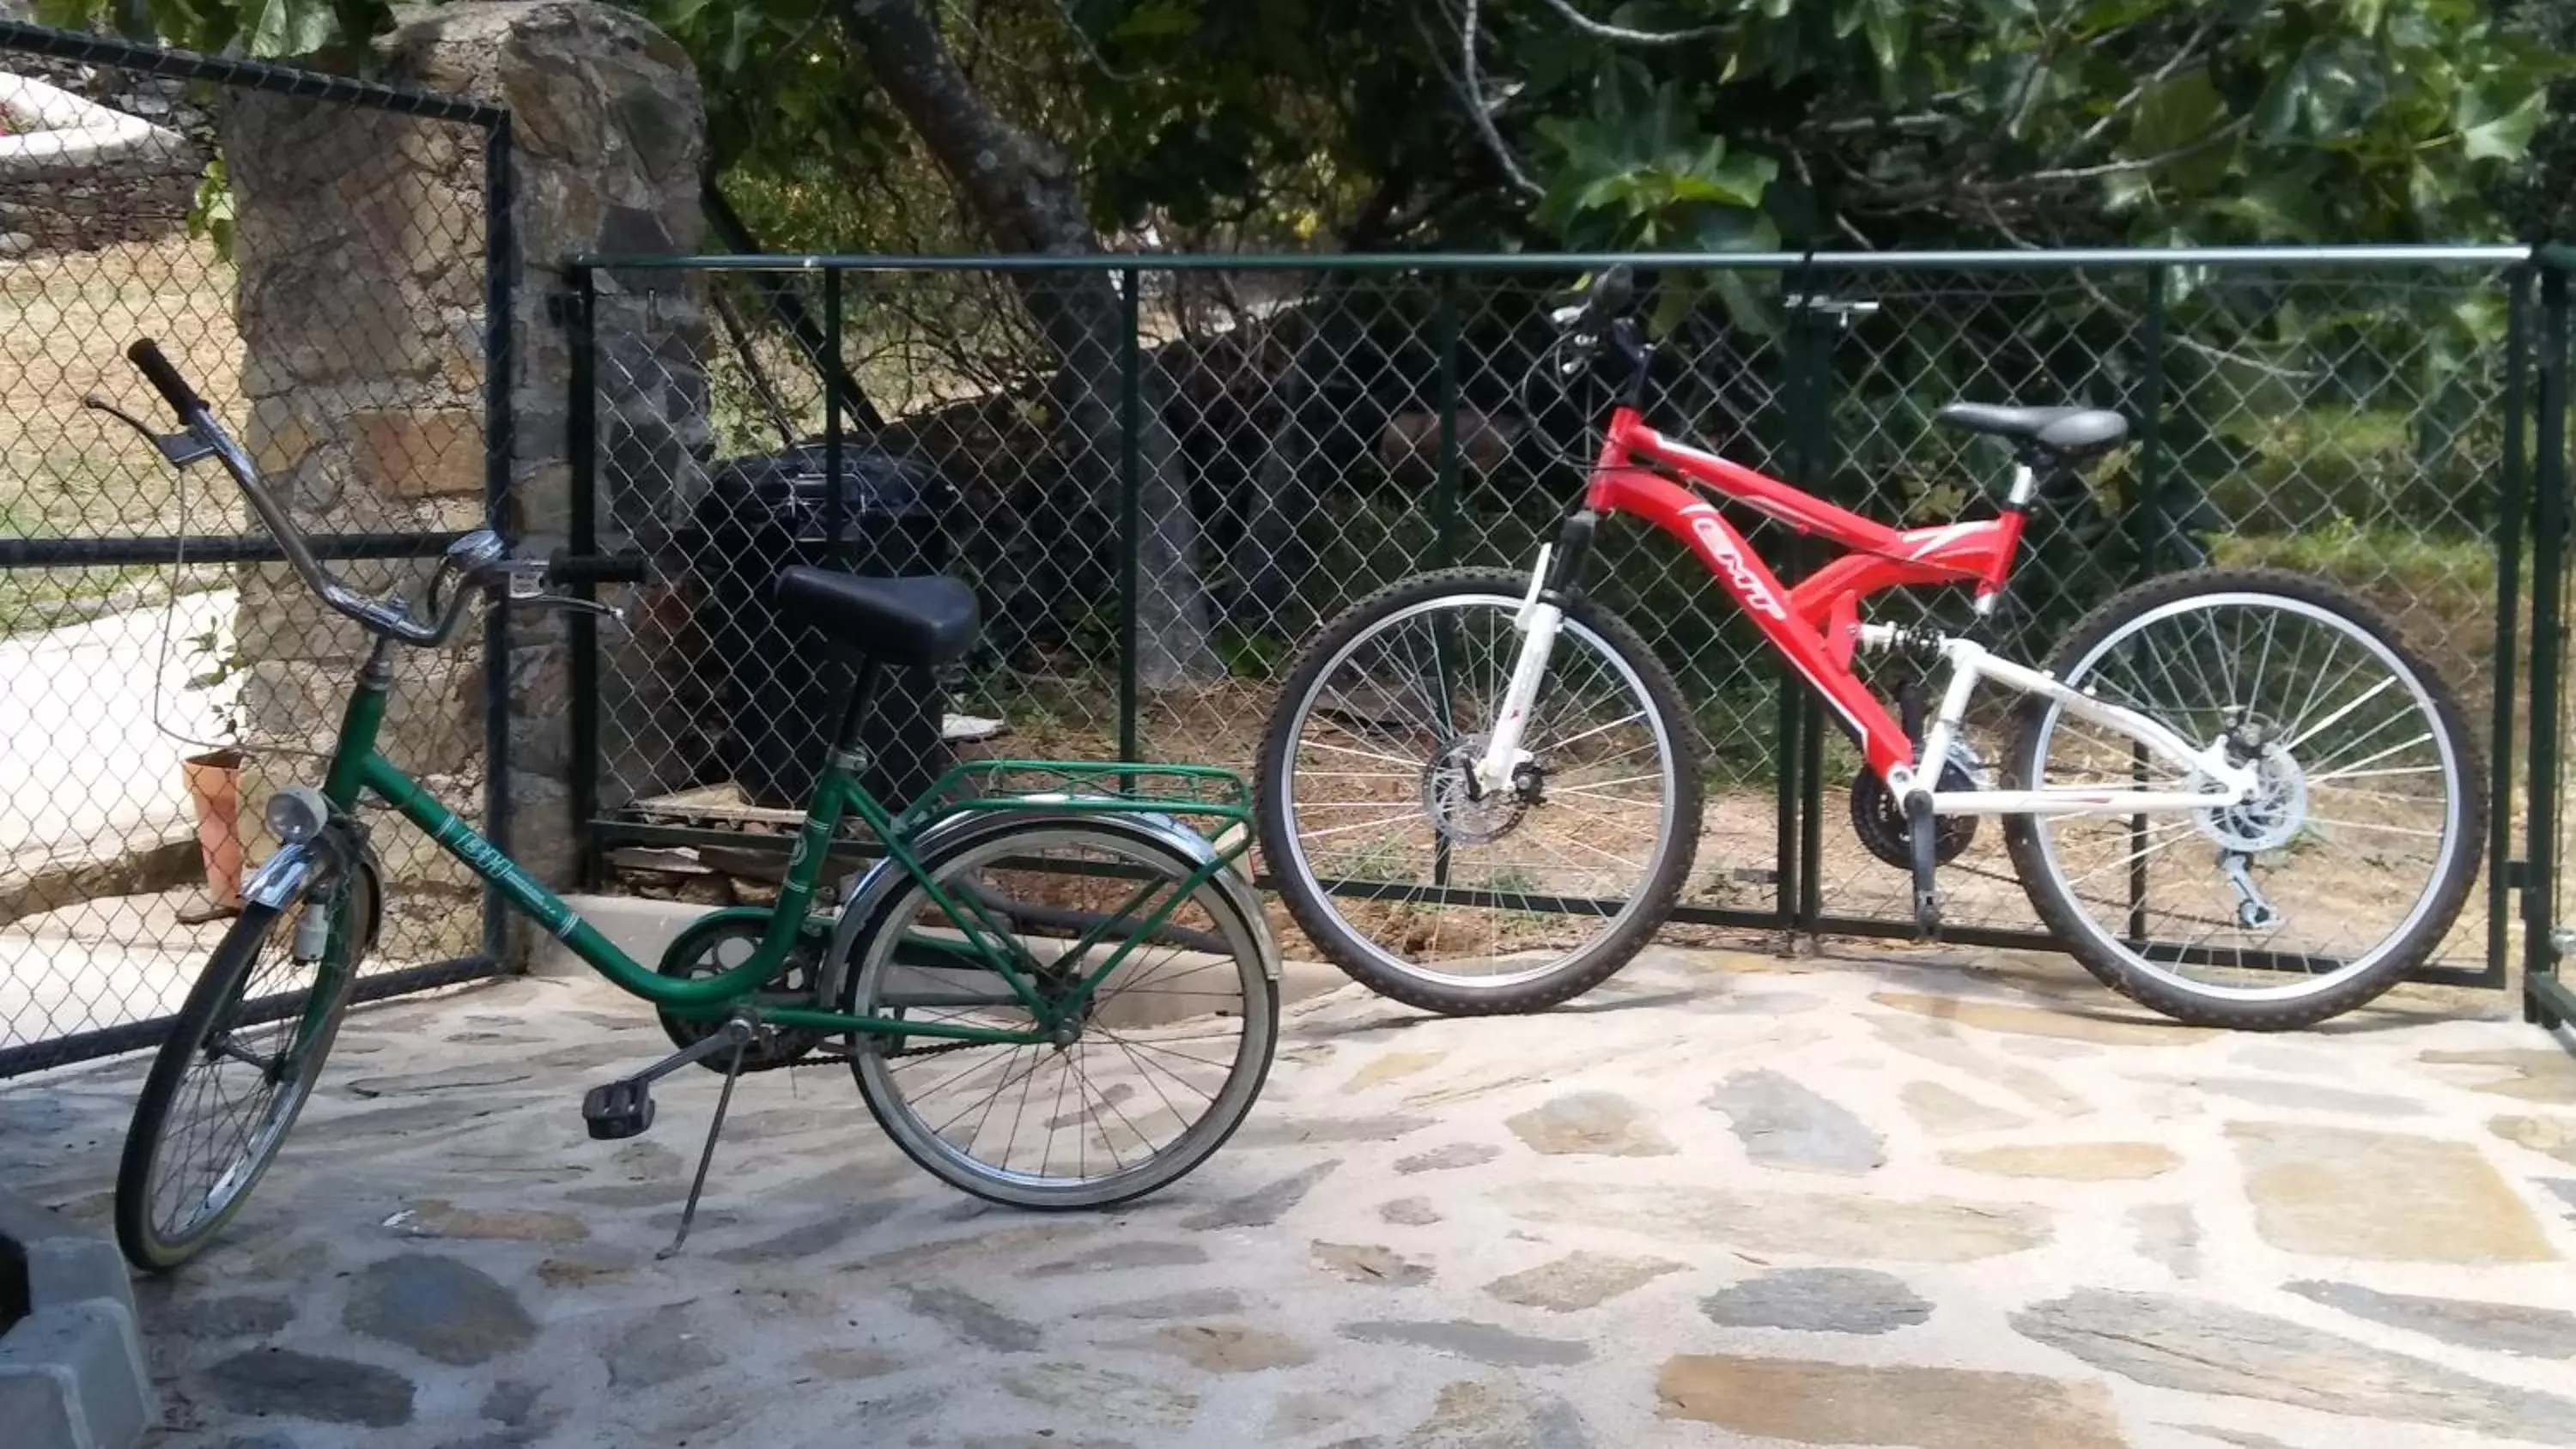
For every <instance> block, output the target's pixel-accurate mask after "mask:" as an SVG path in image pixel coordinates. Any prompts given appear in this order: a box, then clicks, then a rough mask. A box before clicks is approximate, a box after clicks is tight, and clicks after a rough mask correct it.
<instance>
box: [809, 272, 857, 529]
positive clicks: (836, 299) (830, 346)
mask: <svg viewBox="0 0 2576 1449" xmlns="http://www.w3.org/2000/svg"><path fill="white" fill-rule="evenodd" d="M815 361H816V364H817V365H816V367H815V369H814V370H815V372H816V373H817V374H818V376H817V378H816V381H817V382H818V383H819V384H820V385H821V387H822V389H823V476H824V477H825V478H827V479H829V480H831V481H830V482H828V483H827V484H825V485H824V488H823V537H824V539H825V540H826V542H825V543H824V548H826V549H827V550H837V549H839V547H840V546H841V525H842V524H843V523H845V522H846V521H847V520H846V519H844V518H843V517H842V513H843V510H844V508H845V507H846V504H845V503H844V501H843V499H842V497H841V390H840V389H839V388H837V387H834V386H833V385H832V383H833V380H834V379H835V378H837V377H838V376H839V375H840V372H841V272H840V269H839V268H837V267H835V268H833V269H832V270H830V271H827V272H825V273H824V274H823V355H822V356H821V357H819V358H817V359H815ZM853 562H855V560H854V561H853Z"/></svg>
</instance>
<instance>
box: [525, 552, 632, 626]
mask: <svg viewBox="0 0 2576 1449" xmlns="http://www.w3.org/2000/svg"><path fill="white" fill-rule="evenodd" d="M552 567H553V565H552V563H551V561H550V560H547V559H541V558H530V559H512V560H511V561H510V562H509V563H508V564H506V565H504V566H503V568H502V577H503V581H504V583H505V585H506V588H505V593H506V594H507V595H508V598H509V601H510V602H511V603H513V604H529V605H534V606H536V607H538V608H547V609H564V610H569V611H570V612H572V613H576V614H592V615H596V616H598V617H599V618H603V619H606V620H608V621H609V622H611V623H613V624H615V625H616V626H617V627H618V628H620V629H625V630H627V631H628V632H629V633H632V632H633V629H632V626H630V625H629V624H628V623H627V622H626V611H625V610H624V609H622V608H619V607H617V606H616V605H613V604H603V603H600V602H598V601H596V600H593V599H581V598H575V597H574V596H572V595H570V594H550V593H547V592H546V575H547V573H548V571H549V570H550V569H551V568H552Z"/></svg>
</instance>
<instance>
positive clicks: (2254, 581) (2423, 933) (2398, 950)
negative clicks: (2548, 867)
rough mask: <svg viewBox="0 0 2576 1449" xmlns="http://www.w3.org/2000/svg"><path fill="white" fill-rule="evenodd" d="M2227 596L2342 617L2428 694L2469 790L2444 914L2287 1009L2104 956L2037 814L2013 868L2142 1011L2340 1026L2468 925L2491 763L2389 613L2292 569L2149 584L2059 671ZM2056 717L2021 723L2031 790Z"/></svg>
mask: <svg viewBox="0 0 2576 1449" xmlns="http://www.w3.org/2000/svg"><path fill="white" fill-rule="evenodd" d="M2223 593H2252V594H2277V595H2280V596H2283V597H2286V598H2291V599H2296V600H2298V601H2300V602H2302V603H2305V604H2308V605H2310V606H2312V607H2315V608H2319V609H2324V610H2327V611H2329V612H2332V613H2336V614H2339V615H2341V616H2342V617H2343V618H2344V619H2345V620H2346V621H2347V622H2349V623H2351V624H2353V625H2354V626H2355V627H2357V628H2359V629H2361V630H2362V631H2363V632H2364V633H2367V634H2369V635H2370V636H2371V637H2372V638H2373V639H2374V640H2375V641H2376V642H2377V643H2378V644H2380V645H2381V646H2382V647H2383V648H2385V649H2387V650H2388V652H2389V653H2390V654H2391V655H2392V656H2394V657H2395V658H2396V659H2397V661H2398V662H2399V663H2400V664H2401V665H2403V666H2404V667H2405V668H2406V670H2407V671H2408V672H2409V673H2411V674H2412V675H2414V677H2415V680H2416V682H2417V683H2418V684H2421V685H2422V686H2423V688H2424V694H2425V696H2426V698H2428V699H2430V700H2431V701H2432V704H2433V712H2434V718H2435V720H2436V722H2437V723H2438V724H2439V726H2440V727H2441V729H2442V731H2443V733H2444V734H2445V735H2446V736H2447V737H2448V742H2449V744H2450V747H2451V749H2452V751H2453V754H2454V757H2455V758H2456V759H2457V760H2458V761H2459V772H2460V794H2461V801H2460V832H2459V833H2460V847H2459V849H2458V850H2457V851H2456V852H2455V853H2454V854H2453V856H2452V859H2451V864H2450V866H2449V867H2448V872H2447V874H2446V875H2444V876H2443V877H2441V878H2440V879H2439V880H2438V882H2437V883H2436V888H2435V889H2434V890H2433V892H2432V898H2433V902H2434V903H2433V905H2432V907H2431V908H2430V909H2429V910H2427V911H2426V912H2425V913H2424V914H2423V915H2422V917H2421V918H2419V919H2418V920H2417V921H2416V922H2415V924H2414V925H2413V926H2412V927H2410V928H2409V929H2408V930H2407V932H2406V933H2405V935H2404V936H2403V937H2401V938H2400V941H2399V944H2398V945H2396V946H2394V947H2391V948H2389V949H2388V951H2387V952H2386V954H2385V955H2383V956H2382V957H2381V959H2380V960H2378V961H2377V962H2374V963H2373V964H2372V965H2371V966H2370V968H2369V969H2368V970H2365V971H2360V972H2356V973H2354V974H2353V975H2352V976H2350V977H2348V978H2346V979H2345V980H2343V981H2340V982H2336V983H2335V984H2333V985H2331V986H2328V987H2325V988H2323V989H2321V990H2319V991H2318V992H2317V993H2315V994H2314V995H2311V996H2302V997H2293V998H2289V999H2286V1000H2281V1001H2244V1000H2234V999H2228V998H2223V997H2212V996H2206V995H2201V994H2199V993H2195V992H2191V991H2188V990H2183V989H2178V988H2176V987H2174V986H2172V985H2170V984H2169V983H2167V982H2165V981H2164V980H2162V979H2160V978H2158V977H2155V976H2151V975H2146V974H2143V973H2140V972H2138V971H2137V970H2135V969H2134V968H2133V967H2132V966H2131V965H2130V963H2128V962H2127V961H2125V960H2122V959H2121V958H2120V957H2118V956H2116V955H2114V954H2112V953H2110V952H2109V951H2107V950H2105V949H2103V947H2102V946H2101V944H2100V943H2099V942H2098V941H2097V940H2095V939H2094V937H2093V934H2092V932H2091V931H2090V930H2089V929H2087V928H2086V923H2085V919H2084V917H2083V912H2082V908H2081V906H2080V904H2079V903H2077V902H2076V901H2075V900H2074V899H2073V897H2072V894H2071V892H2068V891H2067V890H2065V888H2064V887H2063V885H2062V883H2060V882H2058V881H2057V880H2056V879H2055V872H2054V871H2052V870H2051V869H2050V868H2049V863H2048V859H2047V855H2046V852H2045V851H2044V850H2042V849H2041V842H2040V838H2039V831H2038V829H2037V827H2036V824H2035V822H2034V821H2033V820H2032V818H2031V817H2029V816H2007V817H2005V820H2004V841H2005V846H2006V849H2007V851H2008V852H2009V854H2010V855H2011V857H2012V862H2013V871H2014V873H2015V874H2016V875H2017V876H2019V877H2020V880H2021V885H2022V891H2023V894H2025V895H2027V896H2028V897H2029V898H2030V904H2031V909H2033V910H2034V911H2036V912H2038V914H2039V918H2040V921H2041V923H2042V924H2044V925H2045V926H2046V927H2047V928H2048V930H2049V933H2050V934H2051V935H2053V936H2055V937H2056V938H2057V940H2058V943H2059V944H2060V945H2062V946H2063V947H2065V949H2066V950H2067V953H2068V954H2069V955H2072V956H2073V957H2075V959H2076V960H2077V961H2078V962H2080V963H2082V964H2083V966H2084V969H2085V970H2087V971H2089V972H2091V973H2092V975H2093V976H2094V978H2095V979H2096V980H2098V981H2100V982H2101V983H2102V984H2103V985H2105V986H2108V987H2109V988H2111V989H2112V990H2113V991H2116V992H2118V993H2119V994H2121V995H2122V996H2125V997H2127V998H2129V999H2130V1000H2132V1001H2135V1002H2137V1003H2139V1004H2140V1005H2142V1006H2145V1007H2148V1008H2150V1009H2152V1010H2154V1011H2156V1012H2159V1013H2161V1014H2163V1015H2165V1016H2168V1017H2171V1018H2173V1019H2174V1020H2176V1021H2179V1022H2183V1023H2186V1024H2188V1025H2192V1026H2209V1027H2224V1028H2227V1029H2230V1030H2235V1031H2294V1030H2298V1029H2300V1028H2304V1027H2309V1026H2314V1025H2316V1024H2317V1023H2319V1022H2322V1021H2328V1020H2331V1019H2333V1018H2334V1017H2337V1016H2341V1015H2343V1014H2344V1013H2346V1012H2349V1011H2352V1010H2354V1009H2356V1008H2358V1007H2361V1006H2365V1005H2367V1004H2369V1003H2370V1002H2371V1001H2373V1000H2376V999H2377V998H2378V997H2380V996H2381V995H2383V994H2384V993H2386V992H2387V991H2389V990H2390V989H2391V988H2393V987H2395V986H2396V985H2397V984H2398V983H2399V982H2401V981H2403V980H2405V979H2406V978H2407V977H2408V976H2410V975H2412V974H2413V973H2414V971H2415V970H2416V969H2417V968H2418V967H2420V966H2422V965H2423V964H2424V962H2425V961H2426V960H2427V959H2428V958H2429V957H2430V956H2431V955H2432V952H2433V951H2434V949H2435V948H2436V947H2438V946H2439V945H2440V944H2441V942H2442V938H2443V937H2444V936H2445V935H2447V934H2449V932H2450V929H2451V927H2452V926H2453V925H2454V924H2455V923H2456V922H2457V921H2458V919H2459V914H2460V910H2461V908H2462V907H2463V906H2464V905H2466V904H2467V901H2468V896H2469V892H2470V890H2471V889H2472V887H2473V886H2474V885H2475V883H2476V880H2477V874H2478V867H2479V864H2480V862H2481V860H2482V859H2483V857H2484V854H2485V848H2486V834H2487V789H2488V781H2487V772H2486V762H2485V757H2484V756H2483V754H2482V753H2481V752H2480V751H2479V749H2478V742H2477V738H2476V736H2474V735H2472V734H2471V733H2470V732H2469V729H2468V726H2467V722H2466V715H2465V714H2464V713H2463V712H2462V710H2461V708H2460V703H2459V699H2458V697H2457V696H2456V695H2455V694H2454V693H2453V692H2452V689H2451V686H2450V683H2449V681H2447V680H2445V679H2444V678H2443V677H2442V676H2441V675H2440V674H2439V673H2438V672H2436V671H2435V670H2434V669H2433V667H2432V666H2431V665H2430V664H2428V663H2426V662H2425V661H2424V659H2423V658H2422V657H2421V656H2420V655H2418V654H2416V653H2415V652H2414V651H2413V650H2411V649H2409V648H2408V647H2407V646H2406V643H2405V641H2404V640H2403V639H2402V638H2401V637H2400V636H2399V635H2398V633H2397V630H2396V629H2395V628H2394V627H2393V626H2391V625H2390V624H2389V622H2388V621H2387V619H2386V618H2384V617H2383V616H2381V614H2380V613H2379V611H2378V610H2376V609H2374V608H2372V607H2371V606H2370V604H2369V603H2368V602H2367V601H2366V600H2364V599H2361V598H2360V597H2358V596H2356V595H2355V594H2353V593H2352V592H2351V591H2350V590H2348V589H2344V588H2341V587H2339V586H2337V585H2333V584H2329V583H2326V582H2324V581H2322V580H2319V579H2315V578H2311V577H2309V576H2308V575H2305V574H2296V573H2291V572H2289V571H2287V570H2284V569H2273V568H2249V567H2220V568H2205V569H2193V570H2189V571H2187V572H2183V573H2177V574H2168V575H2165V576H2163V577H2160V578H2154V579H2149V580H2147V581H2146V582H2144V583H2141V584H2137V585H2135V586H2133V587H2131V588H2128V589H2125V590H2123V591H2121V592H2120V593H2118V594H2116V595H2113V596H2112V597H2111V598H2109V599H2106V600H2104V601H2103V602H2102V604H2101V605H2100V606H2098V607H2097V608H2095V609H2094V610H2093V611H2092V612H2091V613H2089V614H2087V615H2085V616H2084V617H2083V618H2082V619H2080V620H2078V621H2077V622H2076V625H2075V627H2074V628H2073V629H2072V630H2070V631H2068V633H2067V636H2066V638H2065V640H2064V641H2062V642H2061V643H2060V644H2059V645H2058V646H2057V649H2056V650H2055V652H2054V653H2052V654H2051V655H2050V657H2049V662H2048V669H2049V672H2050V673H2051V674H2052V675H2054V676H2056V677H2058V678H2065V677H2066V675H2067V672H2068V671H2069V670H2070V669H2071V668H2072V667H2073V666H2075V665H2076V664H2077V663H2079V662H2080V661H2081V660H2082V659H2083V657H2084V656H2085V655H2086V654H2088V653H2090V652H2091V651H2092V650H2093V649H2094V648H2096V647H2097V646H2099V645H2100V644H2101V643H2102V641H2103V640H2104V639H2106V638H2108V637H2109V636H2110V635H2111V634H2112V633H2113V632H2114V631H2115V630H2117V629H2118V628H2120V627H2121V626H2122V625H2124V624H2126V623H2127V622H2128V621H2129V619H2130V618H2131V617H2132V616H2133V615H2136V614H2140V613H2144V612H2147V611H2149V610H2152V609H2157V608H2161V607H2163V606H2165V605H2167V604H2172V603H2177V602H2180V601H2182V600H2186V599H2190V598H2194V597H2197V596H2200V595H2204V594H2223ZM2047 716H2048V701H2047V700H2045V699H2044V698H2040V697H2036V696H2034V697H2033V698H2032V699H2031V700H2030V701H2029V702H2027V703H2026V704H2025V705H2024V706H2023V708H2022V718H2021V722H2020V726H2019V728H2018V729H2017V730H2016V731H2015V735H2014V740H2013V747H2012V765H2011V770H2010V780H2011V788H2015V789H2027V788H2030V786H2031V782H2032V781H2034V780H2036V779H2037V778H2038V772H2039V764H2040V761H2039V759H2038V751H2039V749H2040V747H2041V740H2040V736H2039V731H2040V725H2041V723H2042V722H2043V721H2044V720H2045V719H2046V718H2047ZM2043 886H2045V887H2046V888H2043Z"/></svg>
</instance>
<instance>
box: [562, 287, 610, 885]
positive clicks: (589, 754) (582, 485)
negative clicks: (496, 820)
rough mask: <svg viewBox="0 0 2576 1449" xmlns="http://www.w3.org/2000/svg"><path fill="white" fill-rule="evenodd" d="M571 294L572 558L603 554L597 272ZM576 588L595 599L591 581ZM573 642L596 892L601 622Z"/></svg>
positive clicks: (575, 749) (581, 822)
mask: <svg viewBox="0 0 2576 1449" xmlns="http://www.w3.org/2000/svg"><path fill="white" fill-rule="evenodd" d="M570 272H571V275H570V278H569V280H570V281H571V282H572V288H573V290H572V296H571V297H570V298H569V299H568V301H567V311H566V315H565V318H564V324H565V331H566V332H567V333H568V334H570V335H569V336H568V337H567V339H566V342H567V348H568V351H569V353H570V356H569V357H568V359H567V366H566V373H567V378H566V381H567V384H568V386H569V388H570V390H571V393H572V396H571V397H570V398H568V399H566V401H565V407H564V432H565V435H566V436H565V438H564V456H565V460H566V462H568V463H569V464H570V466H571V472H572V479H571V482H570V484H569V485H568V486H569V487H570V488H571V490H572V496H571V498H570V499H568V500H567V502H568V504H569V505H570V506H569V509H568V512H569V513H570V517H569V519H568V520H567V531H568V532H569V533H570V534H571V537H570V538H569V539H568V540H567V542H569V543H570V545H571V550H572V556H573V557H575V558H589V557H591V556H593V555H595V554H597V553H598V552H599V332H598V328H599V277H598V274H597V273H595V272H593V271H592V270H591V269H590V268H589V267H587V266H585V265H582V264H580V263H578V262H576V263H575V264H574V265H573V266H572V267H571V268H570ZM574 592H575V593H577V594H579V595H580V596H581V597H583V598H585V599H586V598H590V597H591V596H592V594H593V592H594V591H593V589H592V587H591V586H590V585H589V584H586V583H585V584H581V585H578V586H576V588H575V590H574ZM569 623H570V627H571V630H572V647H571V657H570V660H569V667H570V669H571V671H572V681H571V687H572V701H571V703H572V710H571V714H572V719H571V728H572V819H573V829H575V830H578V831H580V832H581V884H582V888H583V889H585V890H597V889H599V888H600V886H601V885H602V884H604V883H605V881H606V879H607V860H608V851H607V844H606V842H604V841H603V840H601V839H600V836H599V623H598V621H597V620H596V619H594V618H592V617H591V616H590V615H588V614H584V613H575V614H573V615H572V616H571V618H570V621H569Z"/></svg>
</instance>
